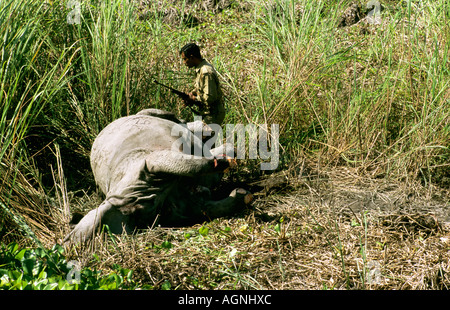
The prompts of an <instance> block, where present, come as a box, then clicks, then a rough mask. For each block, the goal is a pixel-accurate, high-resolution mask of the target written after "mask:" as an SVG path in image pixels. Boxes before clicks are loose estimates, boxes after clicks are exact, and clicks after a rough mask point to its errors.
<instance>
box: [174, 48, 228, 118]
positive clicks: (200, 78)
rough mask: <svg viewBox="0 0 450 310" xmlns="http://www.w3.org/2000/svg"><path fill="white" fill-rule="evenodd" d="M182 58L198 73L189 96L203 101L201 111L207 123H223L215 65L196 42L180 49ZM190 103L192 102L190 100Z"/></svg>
mask: <svg viewBox="0 0 450 310" xmlns="http://www.w3.org/2000/svg"><path fill="white" fill-rule="evenodd" d="M180 55H181V58H182V59H183V61H184V64H185V65H186V66H187V67H188V68H195V72H196V74H197V76H196V78H195V83H194V90H192V91H191V92H190V93H189V98H190V99H191V100H192V101H193V102H195V101H198V102H201V104H202V107H201V108H199V111H198V112H199V113H200V115H201V116H202V119H203V121H204V122H205V123H206V124H218V125H221V124H222V122H223V120H224V118H225V108H224V105H223V98H222V90H221V89H220V83H219V77H218V75H217V72H216V70H215V69H214V67H213V66H212V65H211V64H210V63H208V62H207V61H206V60H205V59H203V57H202V56H201V54H200V48H199V47H198V46H197V45H196V44H195V43H188V44H186V45H185V46H183V47H182V48H181V50H180ZM188 104H192V102H191V103H189V102H188Z"/></svg>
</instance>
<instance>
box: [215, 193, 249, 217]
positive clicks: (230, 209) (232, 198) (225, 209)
mask: <svg viewBox="0 0 450 310" xmlns="http://www.w3.org/2000/svg"><path fill="white" fill-rule="evenodd" d="M252 201H253V195H252V194H251V193H250V192H249V191H247V190H245V189H243V188H237V189H234V190H233V191H232V192H231V194H230V195H229V196H228V197H227V198H225V199H223V200H219V201H210V202H208V203H207V205H206V207H207V208H206V215H207V216H208V217H210V218H217V217H223V216H228V215H232V214H234V213H236V212H239V211H240V210H242V209H243V208H244V207H245V206H246V205H248V204H249V203H251V202H252Z"/></svg>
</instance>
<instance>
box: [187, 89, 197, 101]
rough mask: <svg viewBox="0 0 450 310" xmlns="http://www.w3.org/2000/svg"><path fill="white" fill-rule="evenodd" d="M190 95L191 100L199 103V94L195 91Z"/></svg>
mask: <svg viewBox="0 0 450 310" xmlns="http://www.w3.org/2000/svg"><path fill="white" fill-rule="evenodd" d="M188 95H189V99H191V100H192V101H197V92H195V91H193V92H190V93H189V94H188Z"/></svg>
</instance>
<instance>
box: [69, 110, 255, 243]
mask: <svg viewBox="0 0 450 310" xmlns="http://www.w3.org/2000/svg"><path fill="white" fill-rule="evenodd" d="M203 145H204V143H203V140H202V137H199V136H198V135H196V134H194V133H193V132H192V131H191V130H189V126H187V125H185V124H183V123H182V122H181V121H179V120H178V119H176V117H175V116H174V115H173V114H172V113H170V112H166V111H162V110H157V109H146V110H143V111H141V112H139V113H137V114H135V115H131V116H126V117H122V118H119V119H117V120H115V121H113V122H112V123H110V124H109V125H107V126H106V127H105V128H104V129H103V130H102V131H101V132H100V133H99V134H98V136H97V137H96V139H95V141H94V143H93V145H92V149H91V154H90V161H91V168H92V172H93V175H94V178H95V182H96V184H97V185H98V187H99V188H100V190H101V191H102V192H103V193H104V195H105V199H104V201H103V202H102V203H101V204H100V205H99V206H98V207H97V208H95V209H93V210H91V211H89V212H88V213H87V214H86V215H85V216H84V217H83V218H82V219H81V220H80V221H79V222H78V224H76V226H75V227H74V228H73V230H72V231H71V232H70V233H69V234H68V235H67V237H66V238H65V239H64V241H65V242H68V241H71V242H85V241H87V240H89V239H91V238H92V237H93V236H94V235H95V234H96V233H97V232H98V231H99V229H100V228H101V227H102V226H103V225H105V224H106V225H108V227H109V230H110V231H111V232H112V233H114V234H121V233H124V232H125V233H133V232H134V231H136V230H139V229H146V228H149V227H153V226H155V225H161V226H172V227H175V226H178V227H180V226H183V225H189V224H192V223H195V222H199V221H204V220H208V219H213V218H218V217H224V216H229V215H232V214H235V213H236V212H238V211H240V210H242V209H243V208H244V207H245V206H246V205H248V204H249V203H250V202H251V201H252V194H251V193H250V192H249V191H247V190H245V189H243V188H235V189H234V190H233V191H231V193H230V194H229V195H228V196H227V197H225V198H223V199H219V200H215V199H213V198H212V194H211V193H212V191H211V188H212V186H214V185H217V184H218V182H220V180H221V178H222V177H223V175H224V172H225V171H226V170H227V169H229V168H230V167H231V166H232V163H233V161H232V160H230V157H228V155H230V154H231V155H232V154H234V149H233V146H232V145H227V144H223V145H221V146H218V147H216V148H212V149H211V150H209V151H208V150H207V149H206V150H205V152H204V154H202V156H195V155H193V150H194V149H199V148H200V149H202V146H203Z"/></svg>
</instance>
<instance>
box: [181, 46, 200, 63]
mask: <svg viewBox="0 0 450 310" xmlns="http://www.w3.org/2000/svg"><path fill="white" fill-rule="evenodd" d="M180 55H181V58H182V59H183V62H184V64H185V65H186V66H187V67H189V68H192V67H195V66H197V65H198V64H199V63H200V62H201V61H202V60H203V59H202V55H201V54H200V48H199V47H198V45H197V44H195V43H188V44H186V45H185V46H183V47H182V48H181V49H180Z"/></svg>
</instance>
